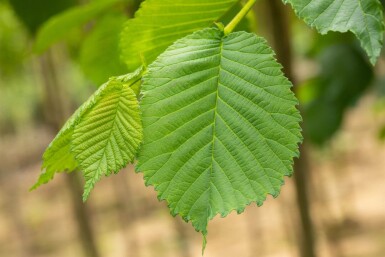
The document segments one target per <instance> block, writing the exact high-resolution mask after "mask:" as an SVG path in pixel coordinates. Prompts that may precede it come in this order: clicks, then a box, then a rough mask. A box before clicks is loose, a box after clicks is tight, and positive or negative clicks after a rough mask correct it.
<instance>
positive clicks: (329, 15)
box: [283, 0, 384, 64]
mask: <svg viewBox="0 0 385 257" xmlns="http://www.w3.org/2000/svg"><path fill="white" fill-rule="evenodd" d="M283 2H285V3H290V4H291V5H292V6H293V9H294V10H295V12H296V14H297V15H298V16H299V17H300V18H302V19H303V20H304V21H305V22H306V23H307V24H308V25H310V26H312V27H316V28H317V30H318V31H319V32H320V33H322V34H326V33H327V32H328V31H337V32H347V31H351V32H353V33H354V34H355V35H356V36H357V38H358V39H359V40H360V41H361V45H362V47H363V48H364V49H365V51H366V52H367V54H368V56H369V57H370V61H371V62H372V64H375V63H376V61H377V58H378V56H379V55H380V52H381V48H382V45H383V33H384V24H383V14H382V6H381V3H380V2H379V1H378V0H283Z"/></svg>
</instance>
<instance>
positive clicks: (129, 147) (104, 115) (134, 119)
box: [71, 78, 142, 200]
mask: <svg viewBox="0 0 385 257" xmlns="http://www.w3.org/2000/svg"><path fill="white" fill-rule="evenodd" d="M135 83H140V78H138V79H136V81H133V84H135ZM104 94H105V95H104V96H102V97H101V99H100V101H98V103H97V104H96V105H95V106H94V107H93V108H92V109H91V110H90V111H89V112H87V113H86V114H85V115H84V116H83V117H82V119H81V120H80V122H79V123H78V124H77V125H76V127H75V130H74V133H73V136H72V144H71V146H72V147H71V150H72V152H73V153H74V154H75V157H76V160H77V161H78V162H79V166H80V167H81V169H82V170H83V172H84V177H85V180H86V184H85V187H84V194H83V200H86V199H87V198H88V196H89V193H90V192H91V190H92V189H93V187H94V185H95V183H96V182H97V181H99V180H100V178H101V177H102V175H106V176H108V175H110V174H111V173H112V172H115V173H117V172H119V171H120V170H121V169H122V168H123V167H125V166H126V165H127V163H128V162H133V160H134V158H135V155H136V151H137V149H138V146H139V144H140V143H141V140H142V127H141V120H140V115H139V104H138V100H137V98H136V95H135V93H134V91H133V90H132V89H131V88H130V86H128V85H126V84H122V83H120V82H115V81H112V82H110V83H109V88H108V91H107V92H104Z"/></svg>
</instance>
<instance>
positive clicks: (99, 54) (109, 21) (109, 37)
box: [80, 12, 127, 85]
mask: <svg viewBox="0 0 385 257" xmlns="http://www.w3.org/2000/svg"><path fill="white" fill-rule="evenodd" d="M126 20H127V17H126V16H125V15H123V14H122V13H120V12H112V13H110V14H107V15H106V16H104V17H103V18H102V19H100V20H99V21H97V22H96V23H95V25H94V29H93V30H92V31H91V33H90V34H89V35H87V38H86V39H85V40H84V42H83V44H82V48H81V51H80V66H81V68H82V70H83V72H84V73H85V75H86V76H87V77H88V78H89V79H91V80H92V81H93V82H94V83H95V84H96V85H100V84H101V83H103V82H104V81H106V80H107V79H108V78H109V77H111V76H116V75H119V74H124V73H127V68H126V65H125V64H124V63H123V62H122V61H121V58H120V51H119V34H120V32H121V30H122V28H123V24H124V23H125V21H126ZM101 49H103V50H102V51H101Z"/></svg>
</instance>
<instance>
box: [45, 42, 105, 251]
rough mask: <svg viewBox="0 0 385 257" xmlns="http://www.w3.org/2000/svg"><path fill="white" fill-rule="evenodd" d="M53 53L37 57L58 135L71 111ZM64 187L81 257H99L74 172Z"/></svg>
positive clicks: (51, 122) (47, 108) (48, 115)
mask: <svg viewBox="0 0 385 257" xmlns="http://www.w3.org/2000/svg"><path fill="white" fill-rule="evenodd" d="M53 51H54V50H52V49H51V50H49V51H47V52H46V53H45V54H44V55H43V56H41V57H40V65H41V76H42V80H43V88H44V93H45V95H44V114H45V117H46V121H47V122H48V124H49V125H50V127H51V128H52V129H53V130H54V131H55V132H58V131H59V130H60V128H61V127H62V126H63V124H64V122H65V121H66V120H67V118H68V117H69V116H70V113H71V110H70V107H69V102H70V101H68V100H65V99H68V98H67V97H66V96H65V95H66V94H65V90H63V86H62V83H60V81H61V80H59V78H58V77H57V70H56V67H57V65H56V61H55V58H54V56H53ZM65 177H66V179H67V185H68V188H69V192H70V194H71V201H72V210H73V213H74V217H75V219H76V223H77V231H78V234H79V238H80V241H81V244H82V246H83V250H84V256H87V257H99V256H100V254H99V253H98V250H97V247H96V243H95V238H94V235H93V233H92V227H91V223H90V221H89V216H88V212H87V205H86V204H85V203H83V202H82V198H81V195H82V191H83V189H82V185H81V180H80V177H79V175H78V173H77V172H76V171H74V172H72V173H71V174H66V176H65Z"/></svg>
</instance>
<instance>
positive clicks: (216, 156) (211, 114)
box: [137, 28, 301, 236]
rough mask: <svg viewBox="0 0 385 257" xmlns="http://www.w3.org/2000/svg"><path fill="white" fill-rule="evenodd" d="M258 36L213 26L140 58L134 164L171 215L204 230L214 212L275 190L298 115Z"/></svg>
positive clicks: (286, 165)
mask: <svg viewBox="0 0 385 257" xmlns="http://www.w3.org/2000/svg"><path fill="white" fill-rule="evenodd" d="M281 68H282V67H281V65H279V64H278V63H277V62H276V60H275V59H274V57H273V51H272V50H271V49H270V48H269V47H268V46H267V44H266V41H265V40H264V39H262V38H260V37H257V36H255V35H254V34H250V33H246V32H235V33H231V34H229V35H228V36H224V35H223V32H221V31H220V30H219V29H217V28H210V29H204V30H201V31H198V32H196V33H194V34H192V35H189V36H187V37H185V38H183V39H181V40H178V41H177V42H176V43H174V44H173V45H172V46H171V47H169V48H168V49H167V50H166V52H164V53H163V54H161V55H160V56H159V57H158V59H157V60H156V61H155V62H154V63H152V64H151V65H150V66H149V69H148V73H147V74H146V75H145V76H144V78H143V79H144V80H143V92H142V93H143V99H142V102H141V109H142V119H143V127H144V132H143V133H144V141H143V145H142V147H141V150H140V152H139V163H138V166H137V170H138V171H141V172H143V173H144V178H145V180H146V184H147V185H153V186H154V187H155V189H156V190H157V191H158V197H159V199H161V200H166V201H167V202H168V205H169V207H170V209H171V213H172V214H173V215H176V214H179V215H180V216H182V217H183V219H184V220H186V221H192V224H193V226H194V227H195V229H196V230H197V231H200V232H202V234H203V235H204V236H205V235H206V234H207V224H208V221H209V220H211V219H212V218H213V217H214V216H216V215H217V214H221V216H222V217H224V216H226V215H227V214H229V213H230V212H231V211H232V210H236V211H237V212H238V213H240V212H242V211H243V210H244V208H245V207H246V206H247V205H248V204H250V203H251V202H256V203H257V204H258V205H262V203H263V201H264V200H265V199H266V196H267V194H271V195H273V196H274V197H276V196H278V194H279V191H280V187H281V185H282V184H283V183H284V180H283V178H284V176H290V175H291V174H292V170H293V168H292V164H293V158H294V157H296V156H298V154H299V153H298V143H299V142H300V141H301V133H300V131H301V129H300V125H299V122H300V120H301V117H300V115H299V112H298V110H297V109H296V105H297V104H298V102H297V99H296V98H295V96H294V94H293V93H292V91H291V90H290V88H291V86H292V85H291V83H290V82H289V81H288V80H287V79H286V78H285V77H284V75H283V73H282V71H281Z"/></svg>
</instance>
